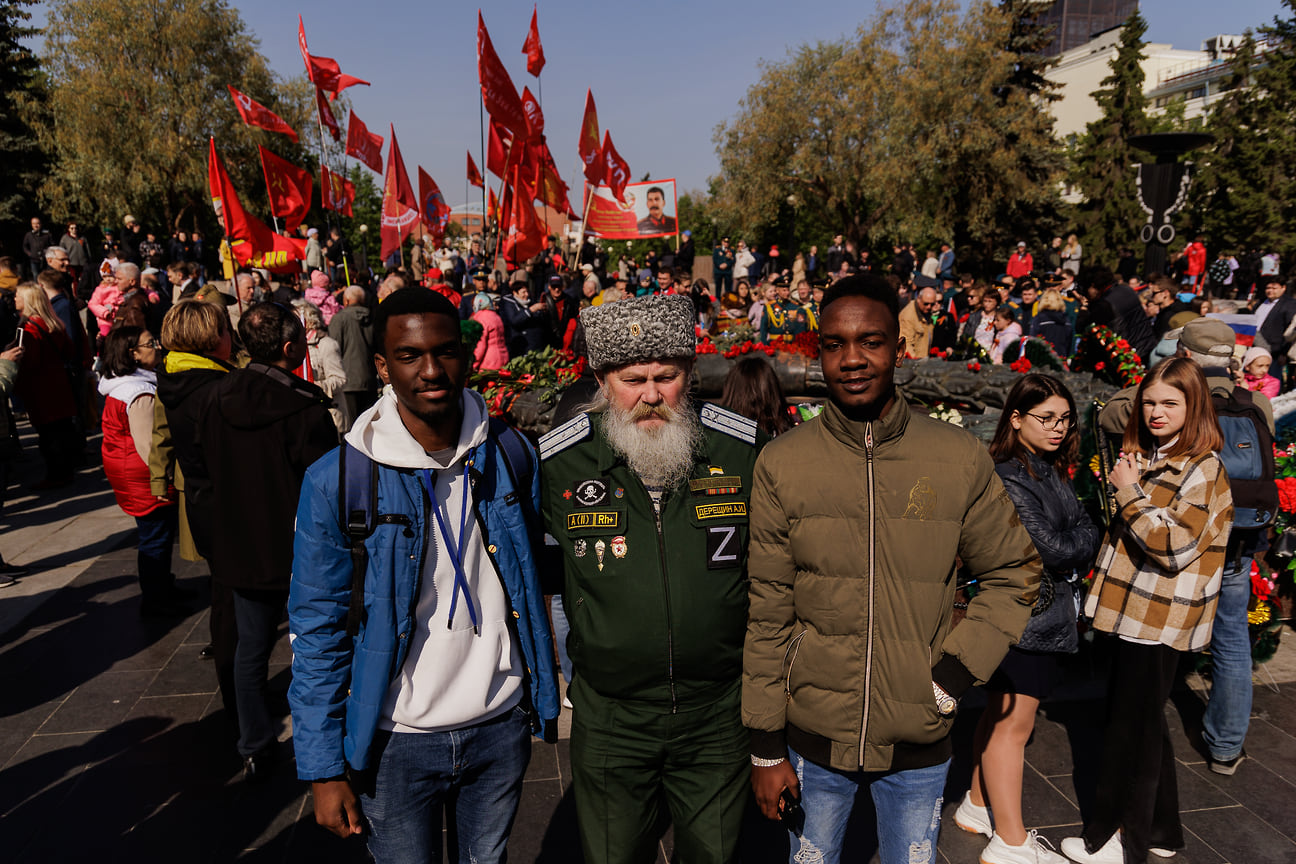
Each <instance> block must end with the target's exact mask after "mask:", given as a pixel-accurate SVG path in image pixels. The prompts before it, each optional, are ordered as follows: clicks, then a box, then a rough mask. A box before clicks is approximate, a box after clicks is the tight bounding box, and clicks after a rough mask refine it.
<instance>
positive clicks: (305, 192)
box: [257, 145, 314, 233]
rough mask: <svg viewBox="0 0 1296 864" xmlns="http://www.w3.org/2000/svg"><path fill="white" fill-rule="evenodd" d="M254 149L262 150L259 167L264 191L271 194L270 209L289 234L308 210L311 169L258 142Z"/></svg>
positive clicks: (311, 184)
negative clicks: (282, 222)
mask: <svg viewBox="0 0 1296 864" xmlns="http://www.w3.org/2000/svg"><path fill="white" fill-rule="evenodd" d="M257 150H259V151H261V170H262V172H264V174H265V181H266V191H267V192H269V193H270V212H271V213H272V214H274V215H275V216H278V217H279V218H280V219H282V220H284V229H285V230H286V231H288V232H289V233H292V232H293V231H295V230H296V229H297V226H298V225H300V224H301V223H302V220H303V219H305V218H306V211H308V210H310V203H311V187H312V186H313V185H314V184H313V183H312V180H311V175H310V172H309V171H307V170H305V169H303V168H298V167H297V166H296V165H294V164H292V163H291V162H289V161H287V160H286V159H280V158H279V157H278V156H276V155H275V154H273V153H271V152H270V151H269V150H267V149H265V148H264V147H261V146H260V145H258V146H257Z"/></svg>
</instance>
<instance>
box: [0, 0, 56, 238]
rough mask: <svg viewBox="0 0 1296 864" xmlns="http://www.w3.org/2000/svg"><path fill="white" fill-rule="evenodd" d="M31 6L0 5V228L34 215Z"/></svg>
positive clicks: (39, 160) (36, 91)
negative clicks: (25, 43) (28, 43)
mask: <svg viewBox="0 0 1296 864" xmlns="http://www.w3.org/2000/svg"><path fill="white" fill-rule="evenodd" d="M31 5H33V0H14V2H5V3H0V224H6V223H10V222H22V223H23V224H25V223H26V222H27V219H28V218H29V217H31V216H33V215H35V213H34V208H35V202H34V198H35V194H34V193H35V190H36V186H37V185H39V183H40V177H41V174H42V173H43V171H44V166H45V154H44V152H43V151H42V150H41V147H40V145H39V143H38V141H37V140H36V134H35V132H34V131H33V130H32V127H31V125H29V122H28V119H27V117H28V116H29V115H30V116H32V117H38V116H39V114H40V111H39V109H40V106H41V103H42V102H43V98H44V97H43V88H42V86H41V76H40V61H39V60H37V58H36V55H35V54H33V53H32V51H31V49H29V48H28V47H27V46H26V45H24V44H23V40H25V39H28V38H30V37H32V36H34V35H35V34H36V30H35V29H33V28H32V27H29V26H28V25H27V22H28V21H29V20H31V13H30V12H28V11H27V10H26V9H25V8H24V7H27V6H31ZM25 108H26V109H28V110H26V111H25V110H24V109H25ZM24 230H26V229H25V228H24Z"/></svg>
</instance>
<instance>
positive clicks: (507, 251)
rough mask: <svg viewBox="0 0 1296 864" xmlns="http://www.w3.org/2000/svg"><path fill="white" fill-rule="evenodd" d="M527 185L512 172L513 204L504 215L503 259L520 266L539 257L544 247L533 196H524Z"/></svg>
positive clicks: (518, 173) (543, 236)
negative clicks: (505, 224) (529, 259)
mask: <svg viewBox="0 0 1296 864" xmlns="http://www.w3.org/2000/svg"><path fill="white" fill-rule="evenodd" d="M527 185H528V184H527V183H526V181H525V180H524V178H523V177H522V175H521V173H520V172H519V171H518V170H516V169H515V170H514V172H513V203H512V206H511V207H510V208H509V212H507V213H505V214H504V218H505V219H506V220H507V222H508V224H507V226H504V227H502V228H501V229H500V230H501V232H502V233H503V234H504V258H505V259H506V260H508V261H512V262H513V263H514V264H519V265H520V264H521V263H522V262H523V261H525V260H527V259H528V258H534V257H535V256H536V255H539V254H540V252H541V251H542V250H543V249H544V247H545V230H544V226H543V225H541V224H540V220H539V219H537V218H536V212H535V204H534V200H535V199H534V196H532V195H528V194H526V192H525V191H524V190H526V188H527Z"/></svg>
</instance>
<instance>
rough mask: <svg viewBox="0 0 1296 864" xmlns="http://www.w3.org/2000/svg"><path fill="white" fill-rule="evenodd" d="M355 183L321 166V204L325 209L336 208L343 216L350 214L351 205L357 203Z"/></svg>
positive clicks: (325, 166)
mask: <svg viewBox="0 0 1296 864" xmlns="http://www.w3.org/2000/svg"><path fill="white" fill-rule="evenodd" d="M355 192H356V190H355V184H354V183H352V182H351V181H350V180H348V179H346V178H345V177H343V176H342V175H341V174H338V173H335V172H333V171H330V170H329V169H328V166H327V165H321V166H320V206H322V207H323V208H324V209H325V210H334V211H336V212H338V213H341V214H342V215H343V216H350V215H352V213H351V205H352V204H354V203H355Z"/></svg>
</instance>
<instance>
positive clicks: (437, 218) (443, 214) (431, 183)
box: [418, 165, 450, 246]
mask: <svg viewBox="0 0 1296 864" xmlns="http://www.w3.org/2000/svg"><path fill="white" fill-rule="evenodd" d="M418 178H419V209H420V210H422V216H423V226H424V227H425V228H426V229H427V232H428V233H429V234H431V235H432V242H433V244H435V245H437V246H440V245H441V241H442V240H443V239H445V232H446V226H447V225H449V224H450V206H449V205H448V204H446V202H445V198H443V197H442V195H441V190H440V189H439V188H437V184H436V181H435V180H433V179H432V178H431V177H429V176H428V173H427V172H426V171H424V170H423V166H422V165H420V166H419V169H418Z"/></svg>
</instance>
